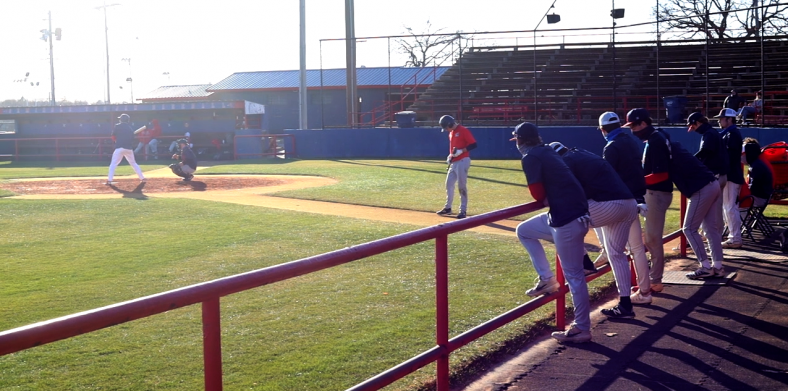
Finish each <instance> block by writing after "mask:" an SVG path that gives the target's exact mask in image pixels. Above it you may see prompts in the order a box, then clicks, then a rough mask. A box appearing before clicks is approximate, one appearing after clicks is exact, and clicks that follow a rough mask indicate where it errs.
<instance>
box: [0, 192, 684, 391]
mask: <svg viewBox="0 0 788 391" xmlns="http://www.w3.org/2000/svg"><path fill="white" fill-rule="evenodd" d="M685 201H686V199H685V198H684V197H682V198H681V203H682V204H681V218H682V220H683V217H684V214H685V204H686V202H685ZM543 207H544V206H543V205H542V204H541V203H537V202H531V203H528V204H522V205H517V206H513V207H509V208H505V209H501V210H497V211H493V212H489V213H485V214H481V215H478V216H472V217H469V218H467V219H463V220H457V221H453V222H449V223H444V224H439V225H435V226H432V227H427V228H422V229H418V230H415V231H410V232H407V233H403V234H399V235H395V236H390V237H387V238H383V239H379V240H375V241H371V242H367V243H364V244H360V245H356V246H351V247H347V248H344V249H341V250H336V251H332V252H328V253H324V254H320V255H315V256H312V257H308V258H303V259H300V260H297V261H292V262H288V263H283V264H279V265H275V266H271V267H267V268H263V269H258V270H253V271H250V272H247V273H242V274H237V275H234V276H230V277H225V278H220V279H216V280H212V281H208V282H204V283H200V284H195V285H190V286H187V287H183V288H179V289H174V290H171V291H168V292H164V293H159V294H155V295H151V296H146V297H141V298H138V299H134V300H130V301H126V302H122V303H118V304H114V305H110V306H106V307H101V308H97V309H93V310H89V311H84V312H80V313H76V314H72V315H68V316H63V317H60V318H55V319H51V320H47V321H43V322H39V323H34V324H31V325H27V326H23V327H18V328H15V329H11V330H6V331H3V332H0V356H3V355H7V354H11V353H15V352H19V351H21V350H25V349H30V348H33V347H36V346H40V345H43V344H47V343H51V342H55V341H59V340H63V339H66V338H71V337H75V336H78V335H82V334H87V333H90V332H93V331H96V330H100V329H103V328H107V327H111V326H116V325H119V324H121V323H125V322H130V321H132V320H136V319H141V318H146V317H149V316H153V315H156V314H161V313H164V312H167V311H171V310H174V309H177V308H181V307H185V306H189V305H193V304H200V305H201V306H202V329H203V362H204V380H205V389H206V390H209V391H218V390H222V387H223V385H222V348H221V305H220V299H221V298H222V297H224V296H228V295H231V294H234V293H239V292H243V291H246V290H249V289H253V288H257V287H260V286H264V285H268V284H272V283H275V282H279V281H284V280H287V279H290V278H295V277H298V276H302V275H306V274H309V273H313V272H316V271H319V270H323V269H327V268H330V267H335V266H339V265H343V264H346V263H349V262H353V261H357V260H360V259H363V258H366V257H370V256H373V255H378V254H382V253H385V252H388V251H392V250H396V249H400V248H404V247H407V246H411V245H414V244H417V243H421V242H425V241H428V240H435V281H436V284H435V285H436V286H435V297H436V319H435V324H436V333H435V334H436V345H435V346H434V347H433V348H431V349H429V350H427V351H425V352H423V353H421V354H419V355H417V356H415V357H413V358H411V359H409V360H407V361H405V362H403V363H401V364H399V365H397V366H395V367H394V368H391V369H389V370H387V371H385V372H382V373H380V374H378V375H377V376H374V377H372V378H370V379H368V380H366V381H364V382H362V383H359V384H357V385H356V386H354V387H351V388H350V389H349V390H353V391H361V390H379V389H381V388H383V387H385V386H387V385H389V384H391V383H393V382H395V381H397V380H399V379H402V378H403V377H405V376H407V375H408V374H411V373H413V372H415V371H416V370H418V369H420V368H422V367H424V366H426V365H428V364H431V363H433V362H435V363H437V369H436V372H437V373H436V380H437V382H436V383H437V390H438V391H448V389H449V355H450V354H451V353H452V352H454V351H455V350H457V349H459V348H460V347H462V346H465V345H467V344H469V343H470V342H472V341H474V340H476V339H478V338H480V337H482V336H484V335H486V334H488V333H490V332H492V331H494V330H496V329H498V328H500V327H502V326H504V325H506V324H507V323H509V322H511V321H513V320H515V319H517V318H519V317H521V316H523V315H525V314H527V313H529V312H531V311H533V310H535V309H537V308H539V307H541V306H543V305H545V304H548V303H550V302H552V301H555V302H556V326H557V328H559V329H563V328H565V326H566V324H565V315H566V293H567V292H568V291H569V290H568V288H567V287H566V285H565V284H564V283H565V280H564V276H563V273H562V271H561V266H560V263H559V262H556V274H557V278H558V280H559V282H560V283H561V285H562V288H561V289H559V291H558V292H556V293H553V294H551V295H548V296H541V297H539V298H536V299H533V300H531V301H529V302H527V303H525V304H523V305H521V306H519V307H516V308H514V309H512V310H510V311H508V312H506V313H504V314H501V315H499V316H497V317H495V318H494V319H491V320H489V321H487V322H485V323H483V324H480V325H478V326H476V327H474V328H473V329H471V330H468V331H466V332H464V333H462V334H460V335H458V336H456V337H454V338H451V339H450V338H449V299H448V295H449V291H448V279H449V277H448V261H449V255H448V254H449V252H448V236H449V235H450V234H453V233H457V232H461V231H464V230H468V229H471V228H475V227H479V226H482V225H485V224H490V223H494V222H496V221H499V220H504V219H508V218H512V217H515V216H519V215H522V214H525V213H530V212H534V211H537V210H539V209H541V208H543ZM679 237H680V238H682V241H681V245H680V247H681V250H682V255H686V253H685V251H686V240H685V239H684V236H683V235H681V230H678V231H675V232H672V233H670V234H668V235H667V236H665V237H664V238H663V241H664V242H669V241H672V240H674V239H677V238H679ZM608 271H610V267H609V266H605V267H604V268H602V269H600V272H599V273H597V274H594V275H592V276H589V277H587V280H592V279H594V278H597V277H599V276H601V275H603V274H605V273H607V272H608Z"/></svg>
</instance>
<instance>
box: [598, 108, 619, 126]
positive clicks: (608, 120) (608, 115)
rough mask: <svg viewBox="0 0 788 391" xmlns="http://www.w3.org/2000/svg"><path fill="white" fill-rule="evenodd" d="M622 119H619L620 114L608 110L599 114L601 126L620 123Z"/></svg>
mask: <svg viewBox="0 0 788 391" xmlns="http://www.w3.org/2000/svg"><path fill="white" fill-rule="evenodd" d="M620 123H621V120H620V119H618V114H616V113H614V112H612V111H606V112H604V113H602V115H600V116H599V126H605V125H610V124H620Z"/></svg>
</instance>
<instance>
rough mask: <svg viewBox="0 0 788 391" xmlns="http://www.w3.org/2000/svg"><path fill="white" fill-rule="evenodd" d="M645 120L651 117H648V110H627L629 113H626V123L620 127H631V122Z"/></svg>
mask: <svg viewBox="0 0 788 391" xmlns="http://www.w3.org/2000/svg"><path fill="white" fill-rule="evenodd" d="M646 118H651V115H649V113H648V110H646V109H644V108H637V109H632V110H629V113H627V123H625V124H624V125H621V126H623V127H627V126H630V125H632V123H633V122H639V121H644V120H645V119H646Z"/></svg>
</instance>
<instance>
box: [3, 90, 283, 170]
mask: <svg viewBox="0 0 788 391" xmlns="http://www.w3.org/2000/svg"><path fill="white" fill-rule="evenodd" d="M122 113H126V114H129V116H130V117H131V126H132V128H133V129H136V128H139V127H141V126H144V125H146V124H148V123H149V122H150V121H151V120H153V119H157V120H158V121H159V124H160V125H161V127H162V135H161V137H159V142H160V144H159V148H158V149H159V154H162V153H163V154H164V155H165V156H166V155H167V152H168V151H167V147H168V146H169V144H170V143H171V142H172V141H174V140H176V139H178V138H181V137H183V135H184V134H185V133H186V132H189V133H190V135H191V141H192V144H194V149H195V152H197V153H199V154H200V155H204V156H203V157H201V159H204V158H206V157H208V156H210V157H211V158H213V157H214V156H216V154H217V152H219V153H221V152H222V150H226V151H227V152H228V154H229V152H231V151H232V147H233V146H232V140H233V137H234V135H235V132H236V131H238V130H243V129H250V128H253V129H256V130H259V131H260V132H264V131H266V130H267V124H268V122H267V118H266V115H265V107H264V106H263V105H260V104H257V103H254V102H249V101H200V102H167V103H145V104H117V105H84V106H39V107H4V108H0V123H2V131H1V132H0V155H3V156H6V157H8V156H17V158H22V157H23V158H28V159H42V158H52V157H54V158H55V159H57V160H61V159H66V160H69V159H70V160H79V159H81V158H85V159H91V158H92V159H95V158H97V157H100V156H108V155H109V154H111V152H112V150H113V149H114V146H113V143H112V141H111V139H110V135H111V132H112V127H113V125H114V124H115V123H117V122H118V119H117V117H118V116H119V115H120V114H122ZM217 141H218V143H217Z"/></svg>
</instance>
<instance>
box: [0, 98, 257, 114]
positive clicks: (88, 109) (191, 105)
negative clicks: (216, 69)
mask: <svg viewBox="0 0 788 391" xmlns="http://www.w3.org/2000/svg"><path fill="white" fill-rule="evenodd" d="M243 108H244V102H243V101H207V102H167V103H143V104H120V105H85V106H37V107H0V114H41V113H120V112H127V113H133V112H135V111H159V110H207V109H243Z"/></svg>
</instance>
